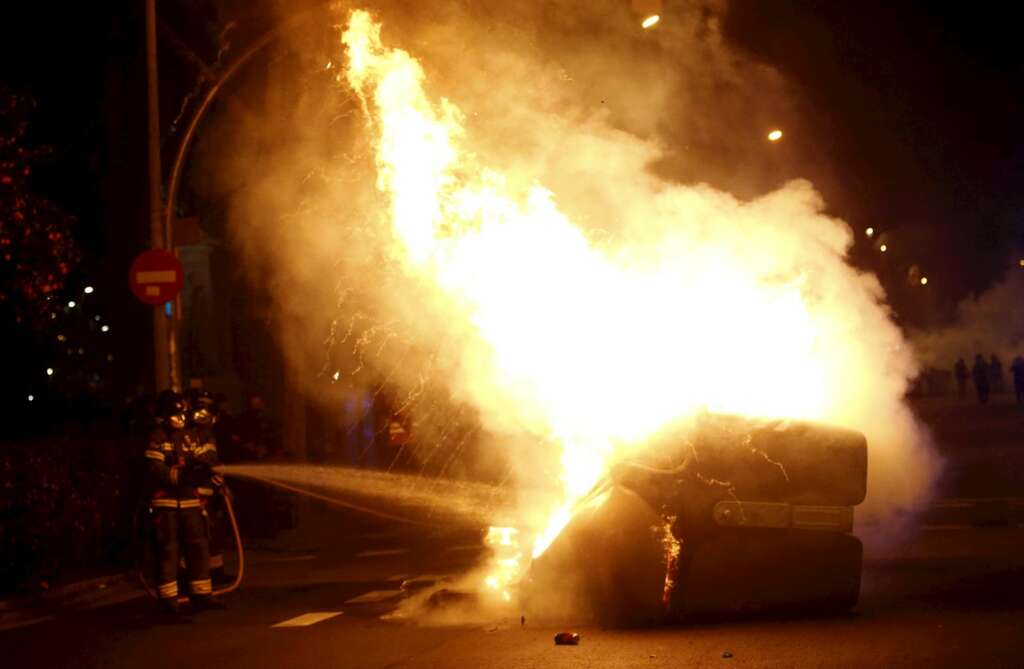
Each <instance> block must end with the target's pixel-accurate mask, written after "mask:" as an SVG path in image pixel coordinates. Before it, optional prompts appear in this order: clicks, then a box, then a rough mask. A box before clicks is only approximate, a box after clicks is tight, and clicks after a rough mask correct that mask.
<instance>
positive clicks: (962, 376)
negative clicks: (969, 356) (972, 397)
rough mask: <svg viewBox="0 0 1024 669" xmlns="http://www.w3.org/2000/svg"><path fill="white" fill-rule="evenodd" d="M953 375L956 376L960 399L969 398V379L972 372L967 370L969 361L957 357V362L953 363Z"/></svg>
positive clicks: (957, 391)
mask: <svg viewBox="0 0 1024 669" xmlns="http://www.w3.org/2000/svg"><path fill="white" fill-rule="evenodd" d="M953 375H954V376H955V377H956V393H957V395H958V396H959V397H960V399H966V398H967V379H968V378H970V376H971V374H970V372H969V371H967V363H966V362H964V359H963V358H962V357H961V358H957V361H956V364H955V365H953Z"/></svg>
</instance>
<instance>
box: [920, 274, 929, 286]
mask: <svg viewBox="0 0 1024 669" xmlns="http://www.w3.org/2000/svg"><path fill="white" fill-rule="evenodd" d="M921 285H922V286H927V285H928V277H926V276H922V277H921Z"/></svg>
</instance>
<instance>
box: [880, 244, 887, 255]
mask: <svg viewBox="0 0 1024 669" xmlns="http://www.w3.org/2000/svg"><path fill="white" fill-rule="evenodd" d="M878 250H879V251H881V252H882V253H885V252H886V251H888V250H889V247H888V246H886V245H885V244H882V245H881V246H879V247H878Z"/></svg>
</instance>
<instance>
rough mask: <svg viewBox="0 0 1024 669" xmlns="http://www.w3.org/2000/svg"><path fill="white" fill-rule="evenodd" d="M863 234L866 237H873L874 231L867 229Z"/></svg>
mask: <svg viewBox="0 0 1024 669" xmlns="http://www.w3.org/2000/svg"><path fill="white" fill-rule="evenodd" d="M864 234H865V235H867V236H868V237H874V236H875V229H874V228H868V229H867V230H865V231H864Z"/></svg>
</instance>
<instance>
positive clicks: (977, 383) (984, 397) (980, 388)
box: [971, 353, 990, 404]
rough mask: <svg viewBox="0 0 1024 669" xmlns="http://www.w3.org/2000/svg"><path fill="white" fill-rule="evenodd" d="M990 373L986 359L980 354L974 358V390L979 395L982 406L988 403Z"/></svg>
mask: <svg viewBox="0 0 1024 669" xmlns="http://www.w3.org/2000/svg"><path fill="white" fill-rule="evenodd" d="M989 373H990V369H989V365H988V363H987V362H985V358H983V357H982V355H981V354H980V353H979V354H978V355H976V356H974V367H972V368H971V375H972V376H973V377H974V389H975V390H976V391H977V393H978V402H979V403H980V404H987V403H988V391H989Z"/></svg>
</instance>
